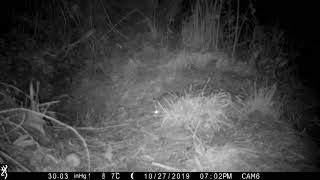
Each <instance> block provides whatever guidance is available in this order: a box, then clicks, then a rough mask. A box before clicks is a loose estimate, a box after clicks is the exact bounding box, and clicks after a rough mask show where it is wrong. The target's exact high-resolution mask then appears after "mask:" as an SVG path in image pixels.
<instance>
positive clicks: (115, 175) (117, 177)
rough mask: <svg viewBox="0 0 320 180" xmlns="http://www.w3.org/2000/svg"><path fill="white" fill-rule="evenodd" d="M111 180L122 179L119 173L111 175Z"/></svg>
mask: <svg viewBox="0 0 320 180" xmlns="http://www.w3.org/2000/svg"><path fill="white" fill-rule="evenodd" d="M111 179H120V173H118V172H113V173H111Z"/></svg>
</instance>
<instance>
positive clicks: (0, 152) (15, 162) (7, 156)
mask: <svg viewBox="0 0 320 180" xmlns="http://www.w3.org/2000/svg"><path fill="white" fill-rule="evenodd" d="M0 154H1V155H2V156H4V157H5V158H6V159H9V160H10V161H12V162H13V163H14V164H15V165H17V166H19V167H20V168H21V169H22V170H24V171H25V172H31V171H30V170H29V169H27V168H26V167H24V166H23V165H22V164H20V163H19V162H18V161H16V160H15V159H13V158H12V157H11V156H9V155H8V154H7V153H5V152H3V151H0Z"/></svg>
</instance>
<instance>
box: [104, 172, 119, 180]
mask: <svg viewBox="0 0 320 180" xmlns="http://www.w3.org/2000/svg"><path fill="white" fill-rule="evenodd" d="M110 175H111V177H110ZM101 179H102V180H104V179H120V173H118V172H111V173H105V172H103V173H102V174H101Z"/></svg>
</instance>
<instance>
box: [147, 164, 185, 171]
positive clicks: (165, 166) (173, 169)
mask: <svg viewBox="0 0 320 180" xmlns="http://www.w3.org/2000/svg"><path fill="white" fill-rule="evenodd" d="M152 165H153V166H157V167H160V168H163V169H165V170H168V171H182V170H181V169H178V168H174V167H170V166H167V165H164V164H160V163H157V162H152Z"/></svg>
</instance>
